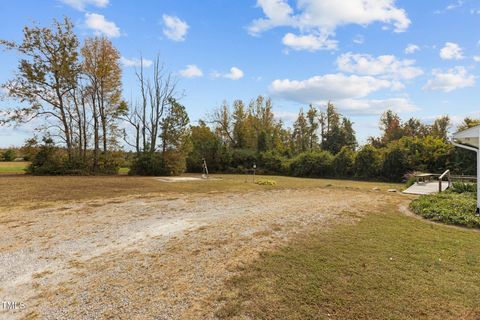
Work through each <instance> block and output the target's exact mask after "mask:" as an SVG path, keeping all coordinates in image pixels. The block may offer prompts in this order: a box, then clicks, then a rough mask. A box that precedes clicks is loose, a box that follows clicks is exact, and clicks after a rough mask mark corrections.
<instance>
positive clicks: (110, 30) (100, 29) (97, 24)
mask: <svg viewBox="0 0 480 320" xmlns="http://www.w3.org/2000/svg"><path fill="white" fill-rule="evenodd" d="M85 24H86V25H87V27H88V28H89V29H92V30H94V31H95V33H96V34H104V35H106V36H108V37H112V38H115V37H119V36H120V29H119V28H118V27H117V26H116V25H115V23H114V22H112V21H108V20H107V19H105V17H104V16H103V15H101V14H98V13H85Z"/></svg>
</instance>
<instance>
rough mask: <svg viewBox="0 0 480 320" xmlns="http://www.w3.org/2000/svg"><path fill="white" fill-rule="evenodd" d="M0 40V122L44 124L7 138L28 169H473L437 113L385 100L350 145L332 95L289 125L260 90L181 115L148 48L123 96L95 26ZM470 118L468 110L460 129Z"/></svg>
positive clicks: (306, 172) (114, 63)
mask: <svg viewBox="0 0 480 320" xmlns="http://www.w3.org/2000/svg"><path fill="white" fill-rule="evenodd" d="M0 46H3V47H4V48H6V49H8V50H14V51H16V52H18V53H19V54H20V55H21V60H20V61H19V64H18V68H17V72H16V74H15V76H14V78H13V79H12V80H10V81H7V82H6V83H5V84H3V88H5V89H6V91H7V92H8V96H9V97H10V98H11V99H14V100H16V101H17V102H18V103H17V104H16V105H14V106H13V107H11V108H9V109H8V110H7V112H6V113H5V114H4V115H3V117H2V119H1V124H5V125H8V124H14V125H19V124H23V123H27V122H32V121H35V123H38V124H39V126H38V128H37V129H38V130H39V132H40V133H41V134H42V141H38V140H39V139H37V138H32V139H28V140H27V141H26V142H25V145H24V146H23V147H22V148H21V149H20V150H17V155H16V156H18V155H19V153H20V154H21V155H23V156H25V157H26V158H27V160H29V161H31V165H30V167H29V171H30V172H31V173H33V174H116V173H117V172H118V169H119V167H120V166H128V167H130V174H137V175H176V174H181V173H183V172H185V171H190V172H201V171H202V165H203V160H205V161H206V162H207V164H208V167H209V170H210V172H235V173H242V172H245V170H248V169H250V168H252V166H253V165H254V164H256V165H257V167H258V169H259V170H260V171H261V172H263V173H267V174H285V175H294V176H307V177H332V178H358V179H379V180H388V181H400V180H402V179H403V178H404V176H405V174H406V173H408V172H413V171H429V172H441V171H443V170H445V169H447V168H449V169H452V170H453V171H454V172H457V173H463V174H472V173H474V171H475V161H474V155H472V154H470V153H468V152H465V151H464V150H459V149H457V148H454V147H453V146H452V144H451V143H450V142H449V138H448V131H449V129H450V128H451V127H452V124H451V121H450V119H449V118H448V117H447V116H444V117H439V118H438V119H436V120H435V121H434V122H433V123H432V124H426V123H423V122H422V121H420V120H419V119H415V118H410V119H408V120H406V121H402V119H400V117H399V116H398V115H397V114H395V113H394V112H392V111H387V112H385V113H384V114H383V115H382V116H381V118H380V121H379V126H380V129H381V135H380V136H379V137H370V138H369V139H368V142H367V143H366V144H365V145H363V146H361V147H360V148H359V146H358V142H357V139H356V134H355V131H354V129H353V123H352V121H351V120H350V119H349V118H348V117H345V116H343V115H342V114H340V113H339V112H338V110H337V109H336V108H335V106H334V104H332V103H330V102H329V103H328V104H327V105H326V106H322V107H318V106H314V105H310V106H308V107H307V108H305V109H301V110H300V111H299V113H298V116H297V118H296V120H295V121H294V123H293V125H292V126H291V127H288V126H286V125H285V124H284V123H283V122H282V121H281V120H278V119H276V118H275V116H274V110H273V103H272V100H271V99H269V98H266V97H262V96H259V97H257V98H255V99H252V100H251V101H242V100H235V101H233V102H232V104H231V105H229V104H228V103H227V102H224V103H223V104H222V105H221V106H219V107H217V108H215V109H213V110H212V111H211V112H210V113H209V114H208V115H206V116H205V118H204V119H203V120H200V121H198V124H197V125H191V124H190V119H189V116H188V114H187V112H186V109H185V107H184V106H183V105H182V104H181V103H180V101H181V98H182V96H183V94H182V92H181V91H180V90H178V82H177V79H176V78H175V76H174V75H173V74H172V73H170V72H168V71H167V68H166V67H165V66H164V64H163V63H162V62H161V61H160V59H159V58H158V56H157V58H156V59H155V61H154V62H153V64H152V66H151V68H148V69H147V68H146V67H145V66H144V65H143V59H140V61H141V63H140V66H139V67H138V68H137V69H136V72H135V74H136V80H137V81H136V82H137V87H136V94H135V96H136V97H138V98H137V99H136V100H134V101H127V100H125V99H124V96H123V93H122V81H121V80H122V68H121V65H120V54H119V52H118V50H117V49H116V48H115V47H114V45H113V44H112V43H111V41H110V40H109V39H107V38H105V37H91V38H86V39H85V40H84V41H83V42H81V41H80V40H79V38H78V37H77V35H76V34H75V33H74V31H73V24H72V22H71V21H70V20H69V19H68V18H65V19H64V20H62V21H56V20H55V21H54V23H53V26H52V27H50V28H47V27H39V26H33V27H25V28H24V30H23V41H22V42H21V43H16V42H13V41H6V40H0ZM478 123H480V122H479V121H478V120H475V119H469V118H467V119H465V121H464V123H463V124H462V125H461V126H460V128H459V129H462V128H467V127H471V126H474V125H476V124H478ZM125 150H127V151H125ZM128 150H130V151H128ZM7 157H8V158H9V159H11V158H12V157H13V155H12V152H11V151H9V153H8V155H7Z"/></svg>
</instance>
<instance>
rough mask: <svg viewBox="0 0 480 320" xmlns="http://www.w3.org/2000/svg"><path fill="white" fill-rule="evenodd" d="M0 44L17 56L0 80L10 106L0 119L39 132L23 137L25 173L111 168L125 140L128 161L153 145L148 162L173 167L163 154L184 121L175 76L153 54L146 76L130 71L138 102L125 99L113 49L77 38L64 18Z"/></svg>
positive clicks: (176, 146)
mask: <svg viewBox="0 0 480 320" xmlns="http://www.w3.org/2000/svg"><path fill="white" fill-rule="evenodd" d="M0 46H2V47H4V48H5V49H7V50H14V51H16V52H17V53H19V54H20V56H21V60H20V61H19V64H18V68H17V72H16V73H15V76H14V78H13V79H11V80H10V81H8V82H6V83H5V84H3V88H4V89H6V91H7V94H8V97H9V98H10V99H15V100H16V101H17V102H18V104H17V105H15V106H14V107H11V108H9V109H8V110H7V112H5V114H4V116H3V117H2V119H1V124H4V125H5V124H7V125H8V124H14V125H19V124H24V123H29V122H33V123H35V124H37V123H39V126H38V127H37V128H36V129H37V130H38V131H40V132H42V133H43V137H42V138H43V143H41V144H40V145H39V144H38V141H28V143H29V144H30V145H32V146H33V147H35V146H36V147H37V149H38V155H37V156H36V157H35V158H33V159H32V165H31V166H30V168H29V170H30V172H31V173H37V174H74V173H78V174H112V173H116V172H117V171H118V167H119V157H118V155H119V153H120V152H121V150H122V147H123V145H124V144H125V143H127V144H128V145H133V146H134V148H135V151H136V157H135V159H143V158H145V157H150V156H151V155H152V154H155V153H156V152H157V150H159V148H160V149H161V151H162V152H161V156H160V157H155V161H160V163H158V165H160V166H162V171H163V173H165V174H168V173H170V171H171V170H174V169H175V168H174V167H175V166H172V167H173V169H172V168H170V167H169V166H170V165H169V163H170V162H169V159H170V158H175V157H178V156H177V153H181V152H184V151H183V146H180V145H181V144H182V143H184V142H185V138H184V136H185V135H186V133H187V131H188V124H189V119H188V116H187V115H186V112H185V108H184V106H182V105H181V104H180V103H179V102H178V101H177V99H176V98H177V97H178V93H177V92H176V81H175V79H174V78H173V77H172V75H171V74H170V73H167V72H165V70H164V68H163V66H162V65H161V64H160V62H159V59H158V58H157V60H156V61H155V63H154V66H153V71H152V74H150V75H146V74H145V70H144V67H143V65H142V66H141V67H140V70H138V71H137V79H138V87H139V89H138V90H139V95H140V96H141V101H140V102H138V103H137V102H130V103H127V102H126V101H125V100H124V99H123V95H122V68H121V65H120V53H119V52H118V50H117V49H116V48H115V47H114V46H113V44H112V42H111V41H110V40H109V39H107V38H105V37H92V38H86V39H85V40H84V41H83V43H81V42H80V40H79V38H78V36H77V35H76V34H75V33H74V30H73V24H72V22H71V21H70V19H68V18H64V19H63V20H62V21H57V20H54V22H53V25H52V26H51V27H50V28H48V27H40V26H33V27H28V26H27V27H25V28H24V29H23V41H22V42H21V43H16V42H14V41H7V40H0ZM123 123H127V124H129V126H130V127H129V128H127V127H125V126H123V125H122V124H123ZM56 144H60V146H61V147H58V146H57V145H56ZM180 149H181V150H182V151H178V150H180ZM133 169H135V168H133ZM180 170H181V168H180ZM139 171H141V169H140V168H139ZM177 171H178V170H177ZM133 172H135V170H133Z"/></svg>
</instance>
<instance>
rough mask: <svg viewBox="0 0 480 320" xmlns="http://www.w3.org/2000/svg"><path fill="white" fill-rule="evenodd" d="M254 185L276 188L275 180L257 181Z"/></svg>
mask: <svg viewBox="0 0 480 320" xmlns="http://www.w3.org/2000/svg"><path fill="white" fill-rule="evenodd" d="M255 183H256V184H258V185H260V186H276V185H277V182H276V181H275V180H268V179H265V180H258V181H257V182H255Z"/></svg>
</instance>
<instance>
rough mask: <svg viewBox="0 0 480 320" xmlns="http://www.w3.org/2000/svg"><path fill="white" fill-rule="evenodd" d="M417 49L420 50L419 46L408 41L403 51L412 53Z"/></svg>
mask: <svg viewBox="0 0 480 320" xmlns="http://www.w3.org/2000/svg"><path fill="white" fill-rule="evenodd" d="M417 51H420V47H419V46H417V45H416V44H413V43H410V44H409V45H408V46H407V47H406V48H405V53H406V54H412V53H415V52H417Z"/></svg>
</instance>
